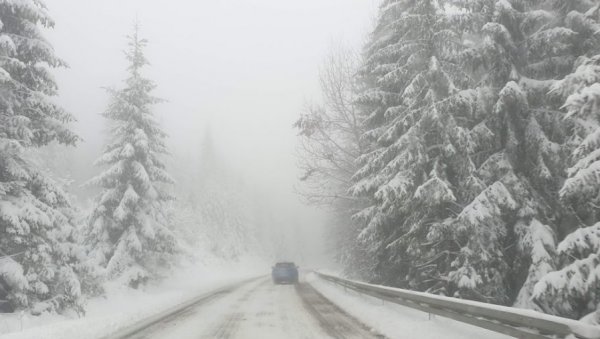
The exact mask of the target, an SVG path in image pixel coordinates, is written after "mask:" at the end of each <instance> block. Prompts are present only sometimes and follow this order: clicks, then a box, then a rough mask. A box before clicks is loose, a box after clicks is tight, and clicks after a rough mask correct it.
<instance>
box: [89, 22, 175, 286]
mask: <svg viewBox="0 0 600 339" xmlns="http://www.w3.org/2000/svg"><path fill="white" fill-rule="evenodd" d="M138 34H139V29H138V26H137V25H136V27H135V30H134V32H133V35H131V36H130V37H129V48H128V50H127V51H126V56H127V60H128V61H129V67H128V69H127V70H128V73H129V76H128V78H127V80H126V81H125V87H124V88H123V89H120V90H115V89H109V90H108V92H109V94H110V97H111V98H110V104H109V106H108V108H107V109H106V111H105V112H104V114H103V115H104V117H106V118H107V119H108V120H109V122H110V127H111V134H110V140H109V142H108V144H107V145H106V147H105V149H104V153H103V154H102V156H101V157H100V158H99V159H98V160H97V165H100V166H104V167H105V168H106V169H105V170H104V172H102V173H101V174H100V175H98V176H97V177H95V178H93V179H92V180H91V181H90V183H92V184H95V185H98V186H100V187H101V188H102V192H101V193H100V195H99V196H98V197H97V200H96V205H95V207H94V208H93V210H92V212H91V215H90V216H89V220H88V228H89V232H88V239H87V243H88V245H89V246H90V249H91V251H92V254H93V257H94V260H96V261H97V263H98V264H99V265H101V266H102V267H104V268H105V274H106V278H107V279H118V280H120V281H122V282H123V283H127V284H129V285H131V286H133V287H137V286H138V285H139V284H140V283H144V282H145V281H147V280H148V279H150V278H152V277H154V276H156V275H157V274H158V270H157V269H158V268H159V267H160V266H161V265H163V264H165V261H166V260H168V258H169V255H170V254H173V253H174V252H175V251H176V239H175V237H174V235H173V233H172V231H171V230H170V228H169V227H170V226H169V216H168V215H167V213H166V211H167V209H166V208H165V202H167V201H168V200H170V199H172V196H171V195H170V194H169V193H168V192H167V189H166V188H167V186H168V185H169V184H172V183H173V180H172V179H171V177H170V176H169V174H168V173H167V172H166V171H165V164H164V163H163V161H162V160H161V157H162V156H164V155H166V154H167V148H166V146H165V138H166V134H165V133H164V132H163V131H162V129H161V127H160V126H159V125H158V123H157V122H156V119H155V117H154V114H153V113H152V109H151V107H152V105H154V104H157V103H159V102H161V100H160V99H158V98H156V97H154V96H152V94H151V92H152V90H153V89H154V88H155V84H154V83H153V82H152V81H151V80H149V79H146V78H145V77H144V76H143V75H142V74H141V71H142V68H143V67H144V66H145V65H147V64H148V62H147V60H146V57H145V56H144V53H143V49H144V47H145V46H146V44H147V41H146V40H144V39H141V38H140V37H139V35H138Z"/></svg>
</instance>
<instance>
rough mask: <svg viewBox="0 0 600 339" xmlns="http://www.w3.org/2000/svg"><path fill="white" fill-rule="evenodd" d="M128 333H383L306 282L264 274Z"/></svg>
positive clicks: (152, 336) (149, 336)
mask: <svg viewBox="0 0 600 339" xmlns="http://www.w3.org/2000/svg"><path fill="white" fill-rule="evenodd" d="M128 338H129V339H159V338H179V339H188V338H189V339H192V338H193V339H199V338H265V339H267V338H383V337H382V336H377V335H376V334H374V333H372V332H370V331H369V330H368V329H367V328H366V327H364V326H363V325H361V324H360V323H359V322H358V321H357V320H356V319H354V318H352V317H351V316H349V315H347V314H346V313H344V312H343V311H341V310H340V309H339V308H337V307H336V306H335V305H333V304H331V303H330V302H329V301H328V300H327V299H325V298H323V297H322V296H321V295H320V294H319V293H318V292H316V291H315V290H314V289H313V288H312V287H311V286H310V285H309V284H307V283H303V282H301V283H300V284H298V285H296V286H294V285H273V283H272V282H271V281H270V279H267V278H264V279H260V280H255V281H252V282H250V283H247V284H245V285H243V286H241V287H238V288H235V289H233V290H231V291H227V292H224V293H219V294H217V295H214V296H212V297H210V298H208V299H206V300H205V301H203V302H200V303H199V304H197V305H196V306H194V307H191V308H189V309H187V310H184V311H182V312H180V313H178V314H176V315H174V316H172V317H169V318H167V319H164V320H162V321H160V322H158V323H156V324H154V325H152V326H151V327H148V328H146V329H144V330H143V331H141V332H138V333H136V334H135V335H133V336H130V337H128Z"/></svg>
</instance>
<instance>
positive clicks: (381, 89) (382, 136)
mask: <svg viewBox="0 0 600 339" xmlns="http://www.w3.org/2000/svg"><path fill="white" fill-rule="evenodd" d="M446 4H447V3H446V2H445V1H386V2H384V3H383V5H382V7H381V10H380V15H379V22H378V25H377V27H376V29H375V31H374V33H373V35H372V41H371V43H370V44H369V45H368V46H367V50H366V61H365V65H364V67H363V70H362V72H361V78H362V83H363V86H364V88H365V90H364V91H363V94H362V96H361V97H360V98H359V99H358V104H359V105H360V106H361V109H362V111H363V114H364V117H365V118H364V120H365V128H366V129H367V132H366V133H365V134H364V135H363V140H364V141H365V143H366V144H367V145H368V147H367V148H368V152H366V153H365V154H364V155H363V156H361V158H359V162H360V164H361V167H360V168H359V170H358V171H357V172H356V174H355V176H354V180H355V181H356V182H355V184H354V186H353V187H352V190H351V191H352V193H353V194H355V195H357V196H359V197H366V198H368V199H370V200H371V201H372V202H373V203H372V205H371V206H369V207H367V208H366V209H364V210H362V211H361V212H359V213H358V214H357V215H356V218H358V219H359V220H362V221H363V222H364V223H365V227H364V229H363V231H362V232H361V237H362V241H366V242H367V243H368V244H369V246H370V247H371V249H372V251H373V252H374V253H375V254H376V255H377V256H378V258H379V263H378V267H377V268H376V272H377V273H378V277H376V280H378V281H380V282H384V283H388V284H393V285H399V286H404V287H411V288H414V289H419V290H430V291H437V290H439V289H440V288H443V284H444V278H443V276H442V274H443V273H442V272H447V271H448V269H449V267H450V265H451V261H452V260H451V256H449V255H448V254H449V251H450V249H449V247H448V246H450V245H451V244H450V243H449V242H448V241H447V239H448V237H446V236H444V235H443V233H445V230H444V229H445V228H446V227H447V226H449V224H448V222H449V218H450V217H451V216H453V215H455V213H456V210H455V206H456V205H458V204H459V203H460V202H461V201H463V200H465V199H468V198H469V197H471V196H472V192H473V191H478V190H479V189H480V184H479V183H478V181H477V179H476V178H474V177H473V172H474V170H475V168H474V166H473V162H472V160H471V158H470V157H471V154H472V153H473V152H475V151H476V149H477V147H478V146H477V144H478V143H479V142H480V140H478V139H481V138H484V134H486V132H485V130H484V129H481V128H479V127H478V124H477V120H478V119H479V118H478V114H479V111H480V109H478V105H479V104H480V96H481V95H482V94H481V93H476V92H474V91H469V90H464V89H466V88H467V87H468V84H469V83H470V78H469V76H468V75H467V74H466V73H465V72H463V71H462V70H461V68H460V66H459V64H458V63H457V61H458V60H457V57H458V55H459V52H460V51H461V50H462V49H463V47H462V45H461V43H460V38H461V37H460V35H458V34H457V33H456V32H455V31H454V30H453V28H452V26H451V22H450V20H448V17H447V15H446V13H445V10H444V8H445V6H446Z"/></svg>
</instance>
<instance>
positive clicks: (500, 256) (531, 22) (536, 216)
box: [452, 0, 578, 307]
mask: <svg viewBox="0 0 600 339" xmlns="http://www.w3.org/2000/svg"><path fill="white" fill-rule="evenodd" d="M452 2H453V5H454V6H456V7H458V8H459V11H457V12H458V13H459V14H457V18H458V20H456V22H457V23H458V24H459V25H460V26H461V27H464V28H465V32H466V33H465V39H466V41H467V42H468V44H469V45H470V46H471V47H470V48H468V49H467V50H466V51H465V52H464V53H463V55H462V56H461V60H462V63H463V65H465V66H466V67H467V68H469V69H470V73H471V74H472V76H473V77H474V79H475V81H476V83H477V84H478V88H479V90H482V89H486V91H488V92H490V93H491V95H490V97H489V98H490V99H491V100H492V101H491V102H490V104H491V105H489V107H490V109H489V110H488V111H487V112H486V117H485V119H484V122H485V125H486V127H487V129H488V130H489V131H491V132H492V138H491V139H490V140H489V141H490V143H489V144H488V145H487V147H485V148H484V149H483V150H482V152H481V154H482V155H483V157H481V158H480V159H479V161H478V162H477V163H476V164H477V166H478V171H477V172H478V177H479V178H480V179H481V180H482V181H483V183H484V184H485V187H486V189H485V190H484V191H482V193H481V194H480V196H479V197H478V198H476V199H475V200H474V201H473V202H472V203H471V204H470V205H469V206H467V207H465V209H464V210H463V212H462V213H464V212H466V211H468V210H469V209H472V208H473V207H476V206H477V204H480V203H481V202H486V209H485V211H486V213H487V212H489V213H490V215H489V217H490V218H491V219H489V220H494V219H495V220H496V221H495V222H492V225H495V231H494V232H493V234H494V236H495V240H494V245H493V246H491V247H488V248H489V249H494V250H493V251H489V250H488V249H486V247H481V246H480V251H475V252H467V253H470V255H471V259H470V260H469V262H471V263H472V262H473V261H474V260H475V261H479V260H477V258H480V257H482V256H483V257H484V258H485V257H487V256H488V255H489V254H490V253H494V256H495V257H496V264H495V265H484V267H482V268H481V271H480V272H479V273H478V274H477V275H476V276H477V277H478V278H479V277H492V276H495V278H493V279H489V281H487V282H486V281H485V279H482V280H481V283H478V284H474V285H473V288H472V289H471V290H472V291H471V292H472V293H476V294H477V293H479V294H483V296H484V297H485V298H484V299H485V300H490V301H494V302H499V303H513V302H515V301H516V302H517V304H518V305H520V306H525V307H532V306H533V305H532V304H531V301H530V300H529V296H530V295H531V293H532V288H533V286H534V284H535V283H536V282H537V280H539V278H540V277H541V276H543V275H544V274H545V273H547V272H548V271H549V270H552V269H553V267H554V258H553V249H552V244H554V240H553V239H555V238H556V234H557V232H558V231H560V230H559V227H560V225H561V222H562V218H563V217H564V216H565V215H566V214H567V211H566V210H565V208H564V206H563V204H562V203H561V202H560V201H559V197H558V194H557V191H558V189H559V185H560V182H561V178H563V177H564V172H565V162H564V157H565V154H566V153H567V152H568V150H569V136H568V130H569V126H567V125H565V124H564V123H563V121H562V115H561V114H560V113H559V112H557V102H555V101H553V100H552V98H551V97H550V96H548V95H547V92H548V91H549V90H550V88H551V86H552V85H553V84H554V82H555V81H556V79H558V78H560V77H562V76H564V75H565V74H566V73H568V70H569V69H570V68H571V67H572V64H573V62H574V60H575V58H576V56H577V53H578V52H577V48H576V46H577V33H576V32H575V31H574V30H572V29H570V28H569V27H565V20H566V19H565V16H564V15H563V14H561V13H560V11H559V10H557V9H556V8H558V7H560V6H561V2H557V1H486V0H482V1H463V0H456V1H452ZM493 187H496V188H497V187H502V190H501V191H502V192H504V193H503V194H501V195H491V196H489V195H488V191H489V190H490V189H491V188H493ZM508 202H510V203H508ZM481 225H486V223H483V224H481ZM475 227H479V226H475ZM478 241H480V240H478V239H477V238H471V239H470V240H469V242H478ZM514 244H516V245H517V246H516V247H515V246H514ZM461 253H464V251H461ZM465 259H466V258H465ZM463 262H464V263H466V262H467V261H466V260H463ZM461 266H463V265H462V264H459V265H458V267H461ZM488 267H493V268H491V271H490V268H488ZM465 271H469V270H465ZM475 271H477V270H475ZM490 274H491V275H490ZM495 285H499V286H502V288H501V289H496V288H495V287H494V286H495ZM522 286H523V288H524V289H525V290H523V289H522V288H521V287H522ZM499 290H501V291H499ZM464 293H467V292H466V291H465V292H464ZM488 293H492V294H494V295H489V294H488Z"/></svg>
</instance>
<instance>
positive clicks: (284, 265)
mask: <svg viewBox="0 0 600 339" xmlns="http://www.w3.org/2000/svg"><path fill="white" fill-rule="evenodd" d="M271 277H272V278H273V283H275V284H297V283H298V266H296V265H295V264H294V263H293V262H278V263H277V264H275V266H273V269H272V270H271Z"/></svg>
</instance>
